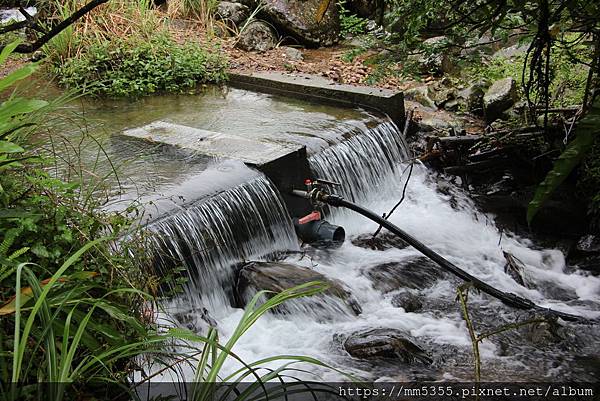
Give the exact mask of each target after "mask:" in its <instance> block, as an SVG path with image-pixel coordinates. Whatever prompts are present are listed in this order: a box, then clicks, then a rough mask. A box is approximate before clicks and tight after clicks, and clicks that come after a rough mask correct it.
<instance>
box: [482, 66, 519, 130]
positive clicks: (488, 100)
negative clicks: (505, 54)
mask: <svg viewBox="0 0 600 401" xmlns="http://www.w3.org/2000/svg"><path fill="white" fill-rule="evenodd" d="M516 101H517V84H516V82H515V80H514V79H513V78H512V77H508V78H504V79H500V80H498V81H496V82H494V83H493V84H492V86H491V87H490V88H489V89H488V90H487V92H486V93H485V95H484V96H483V110H484V114H485V119H486V121H487V122H492V121H494V120H496V119H497V118H498V117H500V116H501V115H502V113H503V112H504V111H506V110H508V109H509V108H510V107H512V105H513V104H515V102H516Z"/></svg>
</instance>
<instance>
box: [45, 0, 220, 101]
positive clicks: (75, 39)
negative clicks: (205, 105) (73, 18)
mask: <svg viewBox="0 0 600 401" xmlns="http://www.w3.org/2000/svg"><path fill="white" fill-rule="evenodd" d="M150 3H151V2H149V1H148V0H136V1H133V2H128V1H123V0H121V1H119V0H115V1H110V2H108V3H106V4H103V5H101V6H99V7H97V8H96V9H94V10H93V11H92V12H91V13H89V14H88V15H86V16H85V18H84V19H82V20H81V21H79V22H77V23H76V24H74V25H72V26H70V27H69V28H68V29H67V30H65V31H64V32H62V33H61V34H60V35H58V36H57V37H56V38H54V39H53V40H52V41H51V42H50V43H48V44H47V45H46V46H45V48H44V51H45V53H46V54H47V55H48V57H49V59H50V61H51V64H52V66H53V68H52V70H53V72H54V73H55V74H56V75H57V76H58V79H59V82H60V83H61V84H62V85H65V86H67V87H69V88H76V89H82V90H84V91H85V92H87V93H94V94H106V95H109V96H141V95H146V94H150V93H155V92H159V91H169V92H181V91H184V90H187V89H190V88H193V87H194V86H195V85H196V84H197V83H198V82H202V83H204V82H214V83H219V82H221V81H223V80H224V79H225V72H224V71H225V67H226V61H225V59H224V57H223V56H222V55H221V53H219V52H218V51H216V49H208V48H207V47H204V46H203V45H201V44H200V38H198V37H195V38H193V39H190V38H187V39H186V43H184V44H182V43H180V41H179V40H178V39H177V38H178V37H187V36H189V32H188V31H181V30H178V29H176V28H174V27H173V26H172V25H169V24H168V20H167V15H166V14H164V13H162V12H161V11H159V10H156V9H154V8H152V7H151V5H150ZM77 7H78V0H70V1H67V2H64V3H61V4H60V5H59V6H58V11H57V13H59V14H60V17H61V18H64V16H65V15H68V14H70V13H71V11H72V10H74V9H76V8H77ZM196 36H197V35H196Z"/></svg>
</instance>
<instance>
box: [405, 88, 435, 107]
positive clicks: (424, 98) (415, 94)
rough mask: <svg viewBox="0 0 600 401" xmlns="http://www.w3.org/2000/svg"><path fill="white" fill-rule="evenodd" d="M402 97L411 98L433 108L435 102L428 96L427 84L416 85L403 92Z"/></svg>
mask: <svg viewBox="0 0 600 401" xmlns="http://www.w3.org/2000/svg"><path fill="white" fill-rule="evenodd" d="M404 98H405V99H407V100H413V101H415V102H417V103H420V104H422V105H423V106H425V107H430V108H432V109H435V108H436V106H435V102H434V101H433V100H432V99H431V98H430V97H429V88H428V87H427V85H422V86H417V87H416V88H412V89H408V90H407V91H405V92H404Z"/></svg>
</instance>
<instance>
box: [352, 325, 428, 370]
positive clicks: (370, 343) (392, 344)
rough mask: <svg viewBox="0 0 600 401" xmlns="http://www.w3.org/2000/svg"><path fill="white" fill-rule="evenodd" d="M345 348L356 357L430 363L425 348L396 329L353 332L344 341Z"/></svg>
mask: <svg viewBox="0 0 600 401" xmlns="http://www.w3.org/2000/svg"><path fill="white" fill-rule="evenodd" d="M344 348H345V349H346V351H347V352H348V353H349V354H350V355H352V356H353V357H355V358H360V359H374V358H389V359H397V360H400V361H402V362H404V363H415V362H420V363H425V364H430V363H431V362H432V360H431V358H430V357H429V356H428V355H427V353H426V352H425V350H423V348H421V347H420V346H418V345H417V344H415V343H414V340H413V339H412V338H411V337H410V336H409V335H408V334H406V333H404V332H402V331H400V330H396V329H385V328H378V329H369V330H364V331H359V332H356V333H353V334H351V335H350V336H349V337H348V338H347V339H346V341H344Z"/></svg>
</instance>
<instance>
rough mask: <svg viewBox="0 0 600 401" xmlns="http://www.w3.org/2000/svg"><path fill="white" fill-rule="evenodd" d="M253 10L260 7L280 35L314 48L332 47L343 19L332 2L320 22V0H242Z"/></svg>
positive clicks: (262, 15) (265, 17) (262, 14)
mask: <svg viewBox="0 0 600 401" xmlns="http://www.w3.org/2000/svg"><path fill="white" fill-rule="evenodd" d="M242 2H243V3H244V4H246V5H248V6H249V7H250V8H252V9H254V8H256V7H258V5H259V3H260V7H261V8H260V15H261V18H264V19H265V20H267V21H268V22H270V23H271V24H273V25H274V26H275V27H276V28H277V29H278V30H279V31H280V32H284V33H286V34H287V35H289V36H291V37H293V38H295V39H297V40H298V41H299V42H300V43H302V44H305V45H307V46H311V47H319V46H331V45H333V44H335V43H337V41H338V39H339V35H340V18H339V14H338V8H337V7H336V4H335V2H331V3H330V4H329V7H328V8H327V11H326V12H325V14H324V15H323V18H322V19H321V20H320V21H317V19H316V15H317V11H318V9H319V6H320V5H321V3H322V1H321V0H262V1H260V2H259V1H257V0H242Z"/></svg>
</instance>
